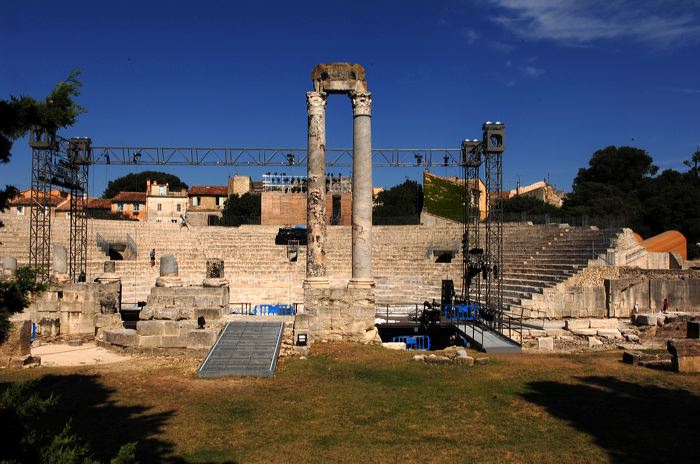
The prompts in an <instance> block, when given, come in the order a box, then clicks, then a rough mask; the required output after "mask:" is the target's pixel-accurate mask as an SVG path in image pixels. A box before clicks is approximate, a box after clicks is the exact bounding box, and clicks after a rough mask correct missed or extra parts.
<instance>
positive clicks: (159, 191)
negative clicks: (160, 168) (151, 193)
mask: <svg viewBox="0 0 700 464" xmlns="http://www.w3.org/2000/svg"><path fill="white" fill-rule="evenodd" d="M158 193H159V194H160V196H161V197H164V196H165V185H161V186H159V187H158Z"/></svg>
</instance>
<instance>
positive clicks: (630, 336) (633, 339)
mask: <svg viewBox="0 0 700 464" xmlns="http://www.w3.org/2000/svg"><path fill="white" fill-rule="evenodd" d="M625 338H626V339H627V340H628V341H630V342H633V343H639V336H638V335H637V334H633V333H628V334H625Z"/></svg>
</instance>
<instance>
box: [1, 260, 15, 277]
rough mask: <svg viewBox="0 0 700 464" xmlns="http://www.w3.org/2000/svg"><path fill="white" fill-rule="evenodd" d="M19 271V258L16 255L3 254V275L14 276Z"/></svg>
mask: <svg viewBox="0 0 700 464" xmlns="http://www.w3.org/2000/svg"><path fill="white" fill-rule="evenodd" d="M15 272H17V258H15V257H14V256H3V258H2V275H4V276H5V277H12V276H14V275H15Z"/></svg>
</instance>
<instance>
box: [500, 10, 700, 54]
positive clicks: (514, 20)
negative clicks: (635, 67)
mask: <svg viewBox="0 0 700 464" xmlns="http://www.w3.org/2000/svg"><path fill="white" fill-rule="evenodd" d="M490 2H491V3H492V4H494V5H496V6H498V7H500V8H501V9H502V10H503V11H502V14H500V15H499V16H495V17H494V18H493V21H495V22H497V23H499V24H501V25H503V26H504V27H506V28H508V29H510V30H511V31H512V32H514V33H515V34H517V35H519V36H521V37H524V38H528V39H548V40H554V41H557V42H562V43H566V44H570V45H585V44H589V43H591V42H594V41H598V40H613V39H626V40H633V41H636V42H642V43H648V44H653V45H656V46H659V47H667V46H671V45H673V44H675V43H679V44H685V43H686V42H687V41H693V42H695V41H698V40H700V24H698V20H697V13H698V11H700V9H699V8H698V7H700V2H698V1H697V0H664V1H663V2H653V1H641V0H637V1H635V0H490Z"/></svg>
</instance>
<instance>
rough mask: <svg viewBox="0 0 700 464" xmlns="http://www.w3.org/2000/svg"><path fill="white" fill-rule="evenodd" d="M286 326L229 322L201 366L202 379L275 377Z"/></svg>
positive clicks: (282, 323)
mask: <svg viewBox="0 0 700 464" xmlns="http://www.w3.org/2000/svg"><path fill="white" fill-rule="evenodd" d="M283 332H284V322H228V323H227V324H226V327H224V330H223V331H222V332H221V335H219V338H218V339H217V340H216V343H215V344H214V346H213V347H212V348H211V350H210V351H209V354H207V357H206V358H204V361H203V362H202V365H201V366H199V370H198V371H197V374H198V376H199V377H202V378H204V377H223V376H256V377H272V375H273V374H274V373H275V368H276V367H277V356H278V355H279V352H280V344H281V343H282V333H283Z"/></svg>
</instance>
